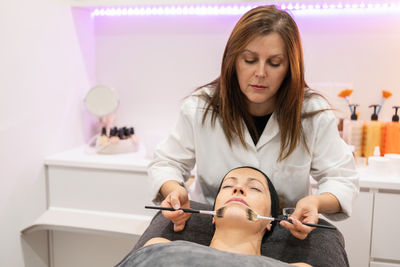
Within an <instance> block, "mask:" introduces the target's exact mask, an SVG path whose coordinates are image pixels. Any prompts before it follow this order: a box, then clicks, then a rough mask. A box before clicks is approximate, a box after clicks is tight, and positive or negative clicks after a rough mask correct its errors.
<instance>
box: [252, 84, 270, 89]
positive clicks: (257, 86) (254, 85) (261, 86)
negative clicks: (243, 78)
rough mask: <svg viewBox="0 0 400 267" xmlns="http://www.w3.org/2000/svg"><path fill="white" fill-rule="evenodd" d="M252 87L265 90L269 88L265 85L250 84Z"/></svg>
mask: <svg viewBox="0 0 400 267" xmlns="http://www.w3.org/2000/svg"><path fill="white" fill-rule="evenodd" d="M250 86H251V87H253V88H255V89H265V88H267V87H266V86H264V85H259V84H250Z"/></svg>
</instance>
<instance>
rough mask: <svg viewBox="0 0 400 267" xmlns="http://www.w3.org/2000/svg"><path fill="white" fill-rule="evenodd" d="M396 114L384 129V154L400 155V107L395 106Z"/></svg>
mask: <svg viewBox="0 0 400 267" xmlns="http://www.w3.org/2000/svg"><path fill="white" fill-rule="evenodd" d="M393 108H394V109H395V113H394V115H393V117H392V121H391V122H387V123H385V125H384V128H383V138H382V154H383V155H385V154H400V123H399V115H397V112H398V109H399V106H394V107H393Z"/></svg>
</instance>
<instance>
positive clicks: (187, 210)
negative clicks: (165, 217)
mask: <svg viewBox="0 0 400 267" xmlns="http://www.w3.org/2000/svg"><path fill="white" fill-rule="evenodd" d="M144 207H145V208H146V209H153V210H168V211H176V210H183V212H188V213H201V214H208V215H215V211H212V210H194V209H183V208H180V209H174V208H166V207H158V206H144Z"/></svg>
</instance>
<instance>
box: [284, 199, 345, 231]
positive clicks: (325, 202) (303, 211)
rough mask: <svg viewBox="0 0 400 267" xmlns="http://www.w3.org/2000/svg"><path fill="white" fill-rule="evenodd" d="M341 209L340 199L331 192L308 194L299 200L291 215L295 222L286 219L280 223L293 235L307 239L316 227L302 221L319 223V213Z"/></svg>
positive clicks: (334, 211) (335, 211)
mask: <svg viewBox="0 0 400 267" xmlns="http://www.w3.org/2000/svg"><path fill="white" fill-rule="evenodd" d="M341 209H342V208H341V207H340V203H339V201H338V200H337V198H336V197H335V196H334V195H333V194H331V193H322V194H320V195H311V196H306V197H304V198H302V199H300V200H299V201H298V202H297V204H296V209H295V210H294V212H293V213H292V215H290V217H289V219H291V220H292V222H293V224H291V223H290V222H285V221H281V223H280V224H281V225H282V226H283V227H285V228H286V229H288V230H289V231H290V232H291V233H292V235H293V236H295V237H297V238H298V239H305V238H306V237H307V236H308V234H309V233H310V232H311V231H312V230H314V229H315V227H310V226H306V225H304V224H302V223H301V222H306V223H313V224H317V223H318V213H337V212H340V211H341Z"/></svg>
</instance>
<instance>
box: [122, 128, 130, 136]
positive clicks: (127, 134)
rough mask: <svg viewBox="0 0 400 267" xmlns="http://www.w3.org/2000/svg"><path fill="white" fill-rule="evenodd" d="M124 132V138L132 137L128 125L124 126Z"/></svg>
mask: <svg viewBox="0 0 400 267" xmlns="http://www.w3.org/2000/svg"><path fill="white" fill-rule="evenodd" d="M122 129H123V132H124V139H129V138H130V137H131V134H130V131H129V129H128V128H127V127H124V128H122Z"/></svg>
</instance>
